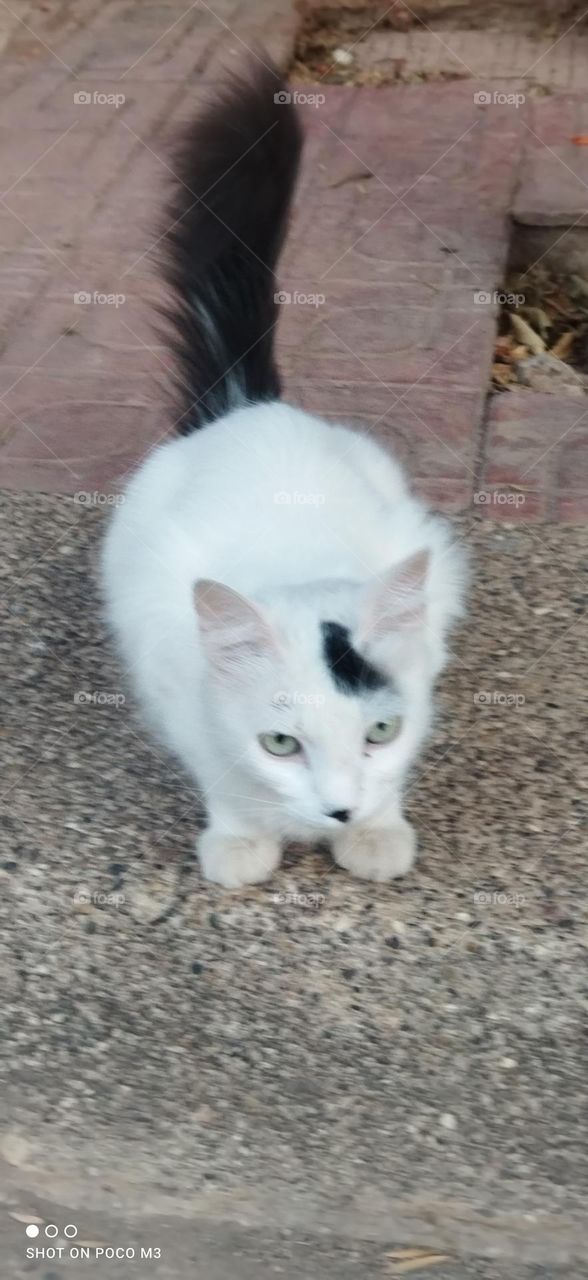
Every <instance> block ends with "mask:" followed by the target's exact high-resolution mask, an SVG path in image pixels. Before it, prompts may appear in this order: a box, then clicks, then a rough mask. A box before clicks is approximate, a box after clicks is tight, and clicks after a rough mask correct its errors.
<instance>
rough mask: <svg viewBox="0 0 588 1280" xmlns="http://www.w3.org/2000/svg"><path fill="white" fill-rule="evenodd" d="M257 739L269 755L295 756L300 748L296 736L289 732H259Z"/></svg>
mask: <svg viewBox="0 0 588 1280" xmlns="http://www.w3.org/2000/svg"><path fill="white" fill-rule="evenodd" d="M259 741H260V743H261V745H262V747H263V749H264V751H269V753H270V756H295V755H298V752H299V751H301V750H302V747H301V746H300V743H299V741H298V738H293V737H292V736H291V734H289V733H260V735H259Z"/></svg>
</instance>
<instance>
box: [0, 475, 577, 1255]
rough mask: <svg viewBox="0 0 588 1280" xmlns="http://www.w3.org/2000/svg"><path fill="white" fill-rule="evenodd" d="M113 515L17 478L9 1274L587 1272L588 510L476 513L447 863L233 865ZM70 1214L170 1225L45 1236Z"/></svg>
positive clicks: (9, 671)
mask: <svg viewBox="0 0 588 1280" xmlns="http://www.w3.org/2000/svg"><path fill="white" fill-rule="evenodd" d="M104 518H105V510H104V508H101V507H89V508H84V507H80V506H78V505H77V504H76V503H75V502H74V501H73V500H72V499H67V498H45V497H40V496H38V495H35V496H27V495H10V496H5V497H4V498H3V499H2V502H1V507H0V523H1V526H2V528H1V531H0V532H1V539H0V545H1V547H2V552H1V556H2V568H1V573H2V585H3V590H2V599H1V608H2V613H3V615H4V626H3V639H2V663H3V668H4V673H5V682H4V695H5V705H4V710H3V716H2V742H3V746H4V752H3V756H4V763H3V767H2V778H1V784H0V793H1V799H2V805H1V808H0V812H1V815H2V816H1V818H0V822H1V827H0V835H1V849H0V890H1V891H0V973H1V975H2V1006H3V1007H2V1017H1V1037H0V1158H1V1162H0V1223H1V1229H2V1231H3V1240H4V1241H5V1244H4V1246H3V1249H4V1257H5V1262H4V1264H3V1265H4V1266H5V1267H6V1270H5V1272H4V1271H2V1275H4V1274H6V1276H7V1277H9V1278H10V1280H21V1277H22V1278H23V1280H24V1277H25V1276H29V1275H34V1276H35V1277H40V1278H41V1280H60V1278H61V1277H65V1276H68V1277H69V1276H75V1277H76V1278H77V1276H78V1275H79V1276H81V1277H82V1276H88V1275H91V1274H96V1275H97V1276H104V1277H109V1278H110V1276H112V1277H122V1278H123V1280H127V1276H128V1277H131V1276H132V1277H141V1280H142V1278H143V1277H151V1276H154V1277H156V1280H171V1278H172V1277H174V1278H175V1277H176V1276H177V1277H184V1276H187V1275H190V1276H196V1277H198V1280H200V1277H202V1280H217V1278H218V1280H221V1278H222V1280H225V1277H229V1276H230V1277H235V1280H249V1277H250V1276H251V1277H253V1276H255V1277H256V1278H257V1277H261V1276H263V1275H274V1274H276V1275H281V1276H282V1277H285V1280H298V1278H299V1277H300V1278H301V1280H302V1277H304V1280H307V1278H308V1280H311V1278H312V1280H314V1278H315V1277H316V1278H317V1280H318V1277H323V1276H324V1277H327V1278H328V1277H330V1276H333V1277H334V1276H338V1277H340V1278H341V1280H352V1278H353V1280H355V1278H356V1277H357V1280H359V1278H360V1277H361V1280H364V1278H365V1277H371V1276H380V1275H382V1276H386V1275H393V1274H398V1273H399V1272H398V1266H399V1265H400V1264H399V1260H398V1258H396V1259H393V1258H389V1257H387V1256H386V1255H387V1254H389V1253H390V1252H392V1251H394V1250H395V1249H398V1248H401V1247H404V1248H407V1247H411V1246H423V1247H425V1246H429V1247H430V1248H431V1249H433V1250H437V1251H438V1252H439V1253H446V1254H448V1255H449V1259H448V1260H447V1261H445V1262H441V1261H438V1262H436V1263H432V1264H431V1266H430V1267H427V1268H424V1267H423V1272H424V1271H425V1270H426V1271H427V1273H428V1274H430V1275H431V1276H434V1277H436V1280H449V1278H450V1277H451V1280H461V1278H462V1277H464V1280H465V1278H466V1277H470V1276H472V1277H473V1276H476V1277H478V1278H479V1280H492V1278H494V1277H496V1280H502V1277H503V1276H504V1277H506V1276H508V1277H512V1276H515V1275H516V1277H517V1280H518V1278H520V1280H535V1278H536V1277H539V1276H541V1277H543V1276H552V1275H553V1274H554V1273H555V1272H557V1273H559V1272H560V1271H561V1272H562V1273H564V1272H565V1274H566V1275H568V1276H576V1275H577V1276H580V1275H585V1274H586V1270H585V1266H584V1263H583V1258H584V1254H585V1252H586V1242H587V1230H586V1224H585V1200H586V1191H587V1189H588V1159H587V1152H586V1141H585V1126H586V1114H587V1093H588V1085H587V1071H586V1049H587V1019H586V1012H587V1008H588V972H587V966H586V960H587V948H588V929H587V921H588V911H587V897H588V891H587V888H586V868H585V863H586V855H585V838H584V831H585V823H586V808H587V802H588V791H587V788H588V769H587V766H586V754H585V742H586V695H585V683H586V657H587V654H586V649H587V644H586V623H585V616H584V608H585V603H586V568H587V564H588V556H587V546H588V532H587V530H586V529H584V530H575V529H573V528H570V527H565V526H560V527H558V528H550V527H547V526H529V527H527V526H525V525H524V524H523V525H518V526H517V527H516V528H515V527H509V526H508V525H503V526H501V525H498V524H493V523H491V522H486V523H485V522H482V521H479V522H477V521H474V522H472V523H468V524H459V523H458V524H456V528H455V534H456V537H459V538H464V539H465V543H466V545H467V546H468V547H469V548H470V552H471V555H472V557H473V563H474V581H475V585H474V588H473V594H472V607H471V613H470V617H469V620H468V623H467V625H466V626H464V628H463V630H462V632H461V633H460V635H459V636H457V637H456V639H455V644H454V653H455V659H454V662H453V665H452V668H451V670H450V672H449V673H448V674H447V675H445V676H444V677H443V679H442V682H441V687H440V690H439V714H438V719H437V725H436V729H435V733H434V736H433V738H432V741H431V744H430V747H429V750H428V753H427V755H426V757H425V758H424V759H423V760H422V761H421V762H420V765H419V767H418V769H417V770H416V772H415V776H414V780H413V783H412V786H411V789H410V796H409V809H410V817H411V819H412V821H413V822H414V823H415V825H416V827H417V829H418V831H419V832H420V843H421V853H420V859H419V862H418V865H417V868H416V869H415V871H414V872H412V873H411V875H410V876H409V877H408V878H407V879H406V880H405V881H403V882H401V883H396V884H393V885H390V886H374V885H373V884H368V883H361V882H359V881H357V880H352V879H350V878H349V877H348V876H347V875H346V874H345V873H344V872H342V871H341V870H339V869H336V868H334V867H333V866H332V865H331V863H330V860H329V856H328V853H326V852H320V851H314V852H308V851H293V852H292V855H291V856H289V857H288V859H287V862H286V865H285V866H284V867H283V868H282V869H281V870H280V872H279V874H278V875H277V876H276V878H275V880H274V881H273V882H271V883H269V884H267V885H262V886H259V887H256V888H252V889H249V890H247V891H245V892H240V893H236V894H229V893H226V892H224V891H222V890H220V889H218V888H214V887H212V886H209V885H204V884H203V883H202V882H201V880H200V878H199V873H198V867H197V863H196V861H195V858H194V852H193V849H194V833H195V830H196V827H197V825H198V823H199V821H201V813H200V808H199V804H198V799H197V797H196V796H195V795H194V794H193V793H192V791H191V789H190V787H189V785H188V784H187V782H186V780H185V779H183V778H182V776H181V773H180V770H179V769H178V768H176V766H175V764H174V763H173V762H172V761H170V760H169V759H167V758H164V757H163V756H162V755H161V752H160V751H159V749H158V748H154V747H153V746H152V745H151V744H150V742H149V739H148V736H147V734H146V732H145V731H144V729H143V727H142V725H141V722H140V720H139V719H138V717H137V715H136V712H135V710H134V709H133V706H132V703H131V698H130V695H129V691H128V688H127V685H126V681H125V677H124V673H123V672H122V671H121V669H120V667H119V665H118V662H117V660H116V658H115V656H114V654H113V651H112V648H111V646H110V643H109V640H108V637H107V635H106V633H105V629H104V626H103V624H102V621H101V619H100V613H99V602H98V599H97V592H96V586H95V555H96V547H97V542H98V539H99V536H100V533H101V529H102V527H103V523H104ZM80 693H82V694H86V695H90V699H88V698H87V699H86V700H85V701H80V700H79V694H80ZM102 694H109V695H115V701H112V700H111V701H109V702H105V701H104V700H103V699H102V698H101V697H100V696H99V695H102ZM94 695H96V698H94ZM480 695H486V696H485V697H483V698H482V699H480ZM122 698H125V699H126V700H125V701H124V702H122V701H121V699H122ZM523 699H524V701H523ZM14 1215H17V1216H14ZM35 1217H37V1218H38V1219H39V1221H40V1236H39V1238H38V1239H37V1240H36V1241H32V1240H31V1239H27V1238H26V1236H25V1223H24V1222H23V1221H22V1219H23V1218H24V1219H26V1220H28V1221H32V1220H33V1219H34V1218H35ZM46 1223H50V1224H53V1223H55V1224H56V1225H57V1226H58V1227H59V1228H60V1231H62V1229H63V1226H64V1224H65V1223H72V1224H76V1225H77V1226H78V1230H79V1239H86V1240H90V1241H94V1242H98V1243H99V1244H100V1243H102V1245H103V1244H104V1243H105V1242H106V1244H111V1245H112V1244H115V1243H119V1242H122V1243H123V1244H126V1245H129V1246H132V1245H134V1246H135V1247H138V1248H140V1247H141V1246H143V1247H154V1248H157V1247H160V1248H162V1250H163V1257H162V1259H161V1260H159V1261H157V1260H156V1259H152V1260H149V1261H142V1260H139V1259H137V1258H135V1259H134V1260H126V1261H122V1260H121V1261H119V1262H117V1261H108V1260H106V1259H102V1260H99V1261H94V1262H93V1263H90V1262H81V1261H80V1262H78V1261H75V1260H71V1259H67V1258H62V1259H60V1258H58V1259H56V1260H51V1259H47V1258H45V1259H39V1260H36V1259H27V1257H26V1247H27V1246H29V1247H30V1246H31V1245H35V1246H38V1245H39V1244H42V1245H43V1246H44V1247H48V1246H49V1245H50V1244H51V1241H49V1240H47V1239H46V1238H45V1236H44V1234H43V1233H44V1228H45V1224H46ZM415 1274H416V1275H420V1274H421V1270H420V1268H419V1270H416V1271H415Z"/></svg>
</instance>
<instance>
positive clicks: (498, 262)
mask: <svg viewBox="0 0 588 1280" xmlns="http://www.w3.org/2000/svg"><path fill="white" fill-rule="evenodd" d="M25 9H26V12H25ZM14 12H15V14H16V13H17V10H16V9H15V10H14ZM18 14H19V16H20V17H21V18H22V20H23V21H20V22H19V21H18V18H16V17H15V18H14V21H13V22H12V25H11V28H10V29H9V30H8V32H7V35H6V39H5V49H4V53H3V55H2V64H3V78H2V89H3V92H2V97H1V99H0V173H1V174H2V188H3V193H2V197H1V199H0V284H1V286H2V287H1V289H0V300H1V302H0V336H1V351H0V459H1V462H2V483H3V484H4V485H5V486H6V487H9V488H24V489H41V490H43V491H49V492H66V493H68V492H69V493H71V492H76V491H79V490H94V489H102V490H106V491H108V490H109V489H112V488H113V487H114V486H116V484H117V483H118V482H119V480H120V477H121V476H122V475H124V474H125V473H126V472H127V470H128V469H129V467H131V466H132V465H133V464H134V463H135V462H136V460H137V459H138V458H139V457H140V456H141V455H142V454H143V453H144V452H145V450H146V449H147V448H148V447H149V446H150V445H151V444H152V443H153V442H154V441H155V440H157V439H159V438H161V437H162V436H163V435H164V434H165V433H166V432H167V431H168V430H169V428H170V426H171V422H170V412H169V408H168V407H167V404H166V385H167V380H168V367H169V358H168V355H167V351H166V348H165V344H164V342H163V340H162V335H161V333H159V332H158V329H157V322H156V318H155V317H156V312H155V308H154V306H153V303H154V301H155V299H156V296H157V290H158V286H157V284H156V282H155V280H154V276H153V272H152V265H151V255H150V250H151V248H152V246H153V244H154V242H155V241H156V239H157V235H158V233H159V228H160V226H161V208H162V203H163V198H164V193H165V188H166V183H167V180H168V178H169V163H170V159H169V157H170V150H169V144H170V142H171V141H172V140H173V138H174V137H175V135H176V133H177V129H178V127H179V125H180V123H181V122H182V121H183V120H184V119H186V118H187V117H188V116H189V115H190V113H191V112H193V110H194V105H195V103H197V102H198V96H199V89H200V87H201V86H203V85H204V86H209V85H210V84H211V83H213V82H214V81H215V80H216V79H218V77H219V75H220V74H221V73H220V71H219V67H220V66H225V67H226V66H227V65H228V66H231V65H233V64H235V63H236V62H237V61H238V60H239V59H240V58H241V57H242V56H245V54H246V49H245V48H244V46H248V45H251V44H252V43H255V42H259V40H260V39H263V41H264V43H265V45H266V46H269V47H271V48H272V50H273V53H274V55H275V56H276V57H277V58H279V59H281V60H282V61H286V62H287V60H288V56H289V52H290V51H291V48H292V37H293V30H294V19H293V15H292V13H291V11H290V8H289V5H288V4H287V3H286V0H280V3H278V0H265V2H264V3H261V0H256V3H255V5H254V4H243V3H241V4H239V3H238V2H237V0H214V2H213V4H212V5H208V3H206V4H205V3H204V0H197V3H196V4H195V5H193V6H192V7H191V8H190V9H188V10H187V9H186V8H185V7H184V6H182V5H180V4H178V3H177V0H167V3H166V2H165V0H158V2H156V3H153V4H145V5H144V6H142V7H141V8H140V9H139V7H138V6H137V5H136V4H132V3H126V2H125V3H123V0H111V2H110V3H107V4H105V5H104V6H103V7H102V8H100V9H99V10H97V9H96V7H95V6H93V5H90V4H83V3H80V4H78V5H76V8H75V20H74V18H72V10H71V7H70V6H68V5H65V4H64V5H63V6H62V10H59V9H58V10H56V9H55V7H52V9H51V14H49V12H45V10H44V9H40V8H37V7H36V6H33V7H32V10H30V11H29V9H28V8H27V7H26V6H24V7H23V8H22V10H19V11H18ZM270 17H271V23H270V22H269V18H270ZM24 23H26V25H24ZM31 28H32V30H31ZM481 88H482V89H484V86H483V85H482V86H481V85H480V82H478V81H474V82H472V81H463V82H451V83H442V82H439V83H432V84H428V85H420V86H416V87H406V86H400V87H398V86H394V87H390V88H382V89H367V88H362V89H352V88H348V87H337V86H328V85H324V84H322V85H317V86H304V87H303V88H301V89H300V90H299V92H300V93H312V92H316V93H320V94H321V95H323V96H324V101H323V102H320V103H319V105H318V106H313V105H310V104H309V103H301V105H300V110H301V112H302V115H303V118H304V122H305V126H306V129H307V148H306V154H305V161H304V168H303V173H302V179H301V183H300V188H299V191H298V195H297V201H296V210H295V217H294V221H293V226H292V234H291V238H290V240H289V243H288V247H287V251H286V255H285V258H284V263H283V271H282V278H281V285H282V287H283V290H284V295H285V298H286V299H288V300H286V301H285V302H284V304H283V308H282V314H281V317H280V332H279V348H280V354H281V362H282V366H283V369H284V373H285V380H286V389H287V393H288V394H289V395H291V396H292V398H295V399H296V400H297V401H299V402H300V403H301V404H302V405H303V406H304V407H306V408H308V409H309V410H311V411H315V412H318V413H322V414H324V415H325V416H327V417H329V418H333V419H336V418H343V419H347V420H351V421H353V422H355V423H357V424H358V425H359V426H361V427H363V428H364V429H365V430H367V431H373V432H374V434H375V435H376V436H377V437H378V438H380V439H381V440H383V441H384V442H385V443H387V444H389V445H390V446H391V447H393V448H394V449H395V450H396V451H397V452H398V453H399V454H400V455H401V456H402V457H403V458H404V460H405V462H406V464H407V466H408V468H409V470H410V473H411V475H412V477H413V480H414V482H415V485H416V487H417V489H418V490H419V491H420V492H421V493H423V494H424V495H425V496H426V497H427V498H428V499H430V500H431V501H432V502H433V503H434V504H435V505H436V506H438V507H441V508H444V509H447V510H454V511H456V510H461V509H464V508H465V507H467V506H469V505H470V504H471V503H472V502H473V501H474V496H476V499H478V498H479V494H480V491H482V492H483V494H489V495H490V497H489V498H487V499H486V498H483V500H482V502H480V501H478V500H477V501H476V506H477V507H478V509H479V510H480V511H481V512H483V513H485V514H486V515H498V516H508V517H509V518H513V519H516V518H525V519H545V518H557V519H571V518H577V519H584V518H588V510H587V508H588V498H587V495H586V489H585V488H584V489H582V487H581V482H580V481H575V480H574V476H577V475H578V472H579V464H580V456H581V454H582V453H583V452H585V449H586V432H585V424H584V421H583V420H582V422H581V423H580V424H579V425H577V424H576V423H575V421H573V415H574V414H575V415H576V418H581V413H582V410H581V406H580V408H578V403H577V402H576V403H575V404H574V403H573V402H570V401H566V402H564V404H563V405H562V404H561V403H560V401H559V399H558V398H557V397H553V396H536V395H535V394H534V393H532V392H519V393H505V394H504V395H501V396H498V397H493V398H492V399H491V401H490V402H489V403H487V387H488V378H489V367H490V363H491V356H492V348H493V342H494V334H495V324H496V307H495V305H494V304H493V303H492V301H487V300H480V298H479V296H477V295H479V294H482V295H487V294H492V292H493V291H494V290H496V289H498V288H499V286H500V284H501V282H502V279H503V273H504V269H505V264H506V258H507V253H508V245H509V238H510V221H509V210H510V209H511V208H512V207H513V206H514V207H515V208H516V210H517V215H518V216H519V217H521V220H523V221H524V220H525V209H527V212H528V211H529V210H530V209H532V210H533V216H534V217H536V220H537V221H541V217H540V216H539V215H538V214H537V210H539V214H540V213H541V210H543V213H544V218H543V221H546V222H550V221H551V222H553V221H557V220H559V221H563V222H564V223H565V220H566V219H568V221H569V222H572V221H574V218H577V216H578V212H580V213H581V209H579V205H580V204H581V203H582V193H584V195H585V200H586V203H587V204H588V197H586V184H588V171H586V163H587V161H586V156H587V155H588V150H587V151H584V152H582V150H581V148H578V147H577V146H575V145H574V144H573V143H572V142H571V141H570V138H571V136H572V131H573V132H574V133H580V132H582V131H583V121H584V116H583V107H582V104H581V103H580V101H579V99H577V98H575V97H573V96H571V95H568V96H567V97H565V98H563V97H562V98H545V99H540V100H536V101H528V102H525V103H524V104H522V105H521V106H520V107H516V108H515V107H514V106H512V105H509V104H508V103H503V104H500V103H498V102H495V101H491V102H490V104H489V105H484V104H482V105H481V104H480V103H479V102H477V101H475V100H474V93H478V94H479V93H480V91H481ZM512 88H513V87H512V84H510V85H509V92H512ZM484 91H487V92H488V93H490V94H491V95H492V94H494V93H495V92H496V85H495V84H492V85H488V88H487V90H484ZM80 95H81V96H80ZM121 97H124V101H121ZM586 127H588V120H587V121H586ZM546 174H549V178H548V180H546V178H545V175H546ZM571 184H573V193H574V199H573V201H572V197H571V195H570V194H568V193H569V192H570V191H571V190H572V186H571ZM554 200H557V202H558V212H557V219H555V217H554V210H553V201H554ZM572 203H573V215H574V216H573V217H572V216H571V214H570V210H571V205H572ZM550 210H551V212H550ZM88 299H90V300H89V301H88ZM560 437H562V439H561V440H560ZM546 449H548V453H547V460H545V458H544V456H543V455H544V454H545V452H546ZM529 476H530V477H531V478H530V479H528V477H529ZM511 485H515V486H518V488H517V489H516V490H513V492H516V493H519V495H520V494H524V502H522V501H520V502H518V503H517V504H516V506H515V504H514V502H512V503H511V504H510V505H507V503H506V501H504V502H503V503H499V500H498V498H496V499H495V498H494V496H493V495H494V494H495V492H502V489H503V488H504V487H506V489H508V487H509V486H511Z"/></svg>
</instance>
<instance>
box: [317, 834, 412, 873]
mask: <svg viewBox="0 0 588 1280" xmlns="http://www.w3.org/2000/svg"><path fill="white" fill-rule="evenodd" d="M415 856H416V835H415V832H414V831H413V829H412V827H411V826H410V825H409V823H408V822H403V821H402V820H401V821H400V822H398V823H397V824H396V825H395V826H394V827H356V828H355V830H354V829H353V827H351V828H349V829H347V830H346V831H342V832H341V835H338V836H337V837H336V839H335V840H334V841H333V857H334V859H335V862H338V863H339V866H340V867H345V869H346V871H350V872H351V874H352V875H354V876H360V877H361V879H362V880H394V879H396V877H397V876H404V875H406V872H407V871H410V868H411V867H412V864H413V862H414V860H415Z"/></svg>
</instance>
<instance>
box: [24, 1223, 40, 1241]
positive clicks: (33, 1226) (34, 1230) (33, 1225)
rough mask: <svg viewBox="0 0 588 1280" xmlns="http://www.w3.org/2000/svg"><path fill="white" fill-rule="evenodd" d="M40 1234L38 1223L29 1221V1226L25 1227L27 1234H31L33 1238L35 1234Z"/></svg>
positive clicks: (32, 1238)
mask: <svg viewBox="0 0 588 1280" xmlns="http://www.w3.org/2000/svg"><path fill="white" fill-rule="evenodd" d="M38 1234H39V1228H38V1226H37V1224H36V1223H35V1222H29V1225H28V1227H25V1235H26V1236H30V1238H31V1240H34V1238H35V1236H38Z"/></svg>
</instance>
